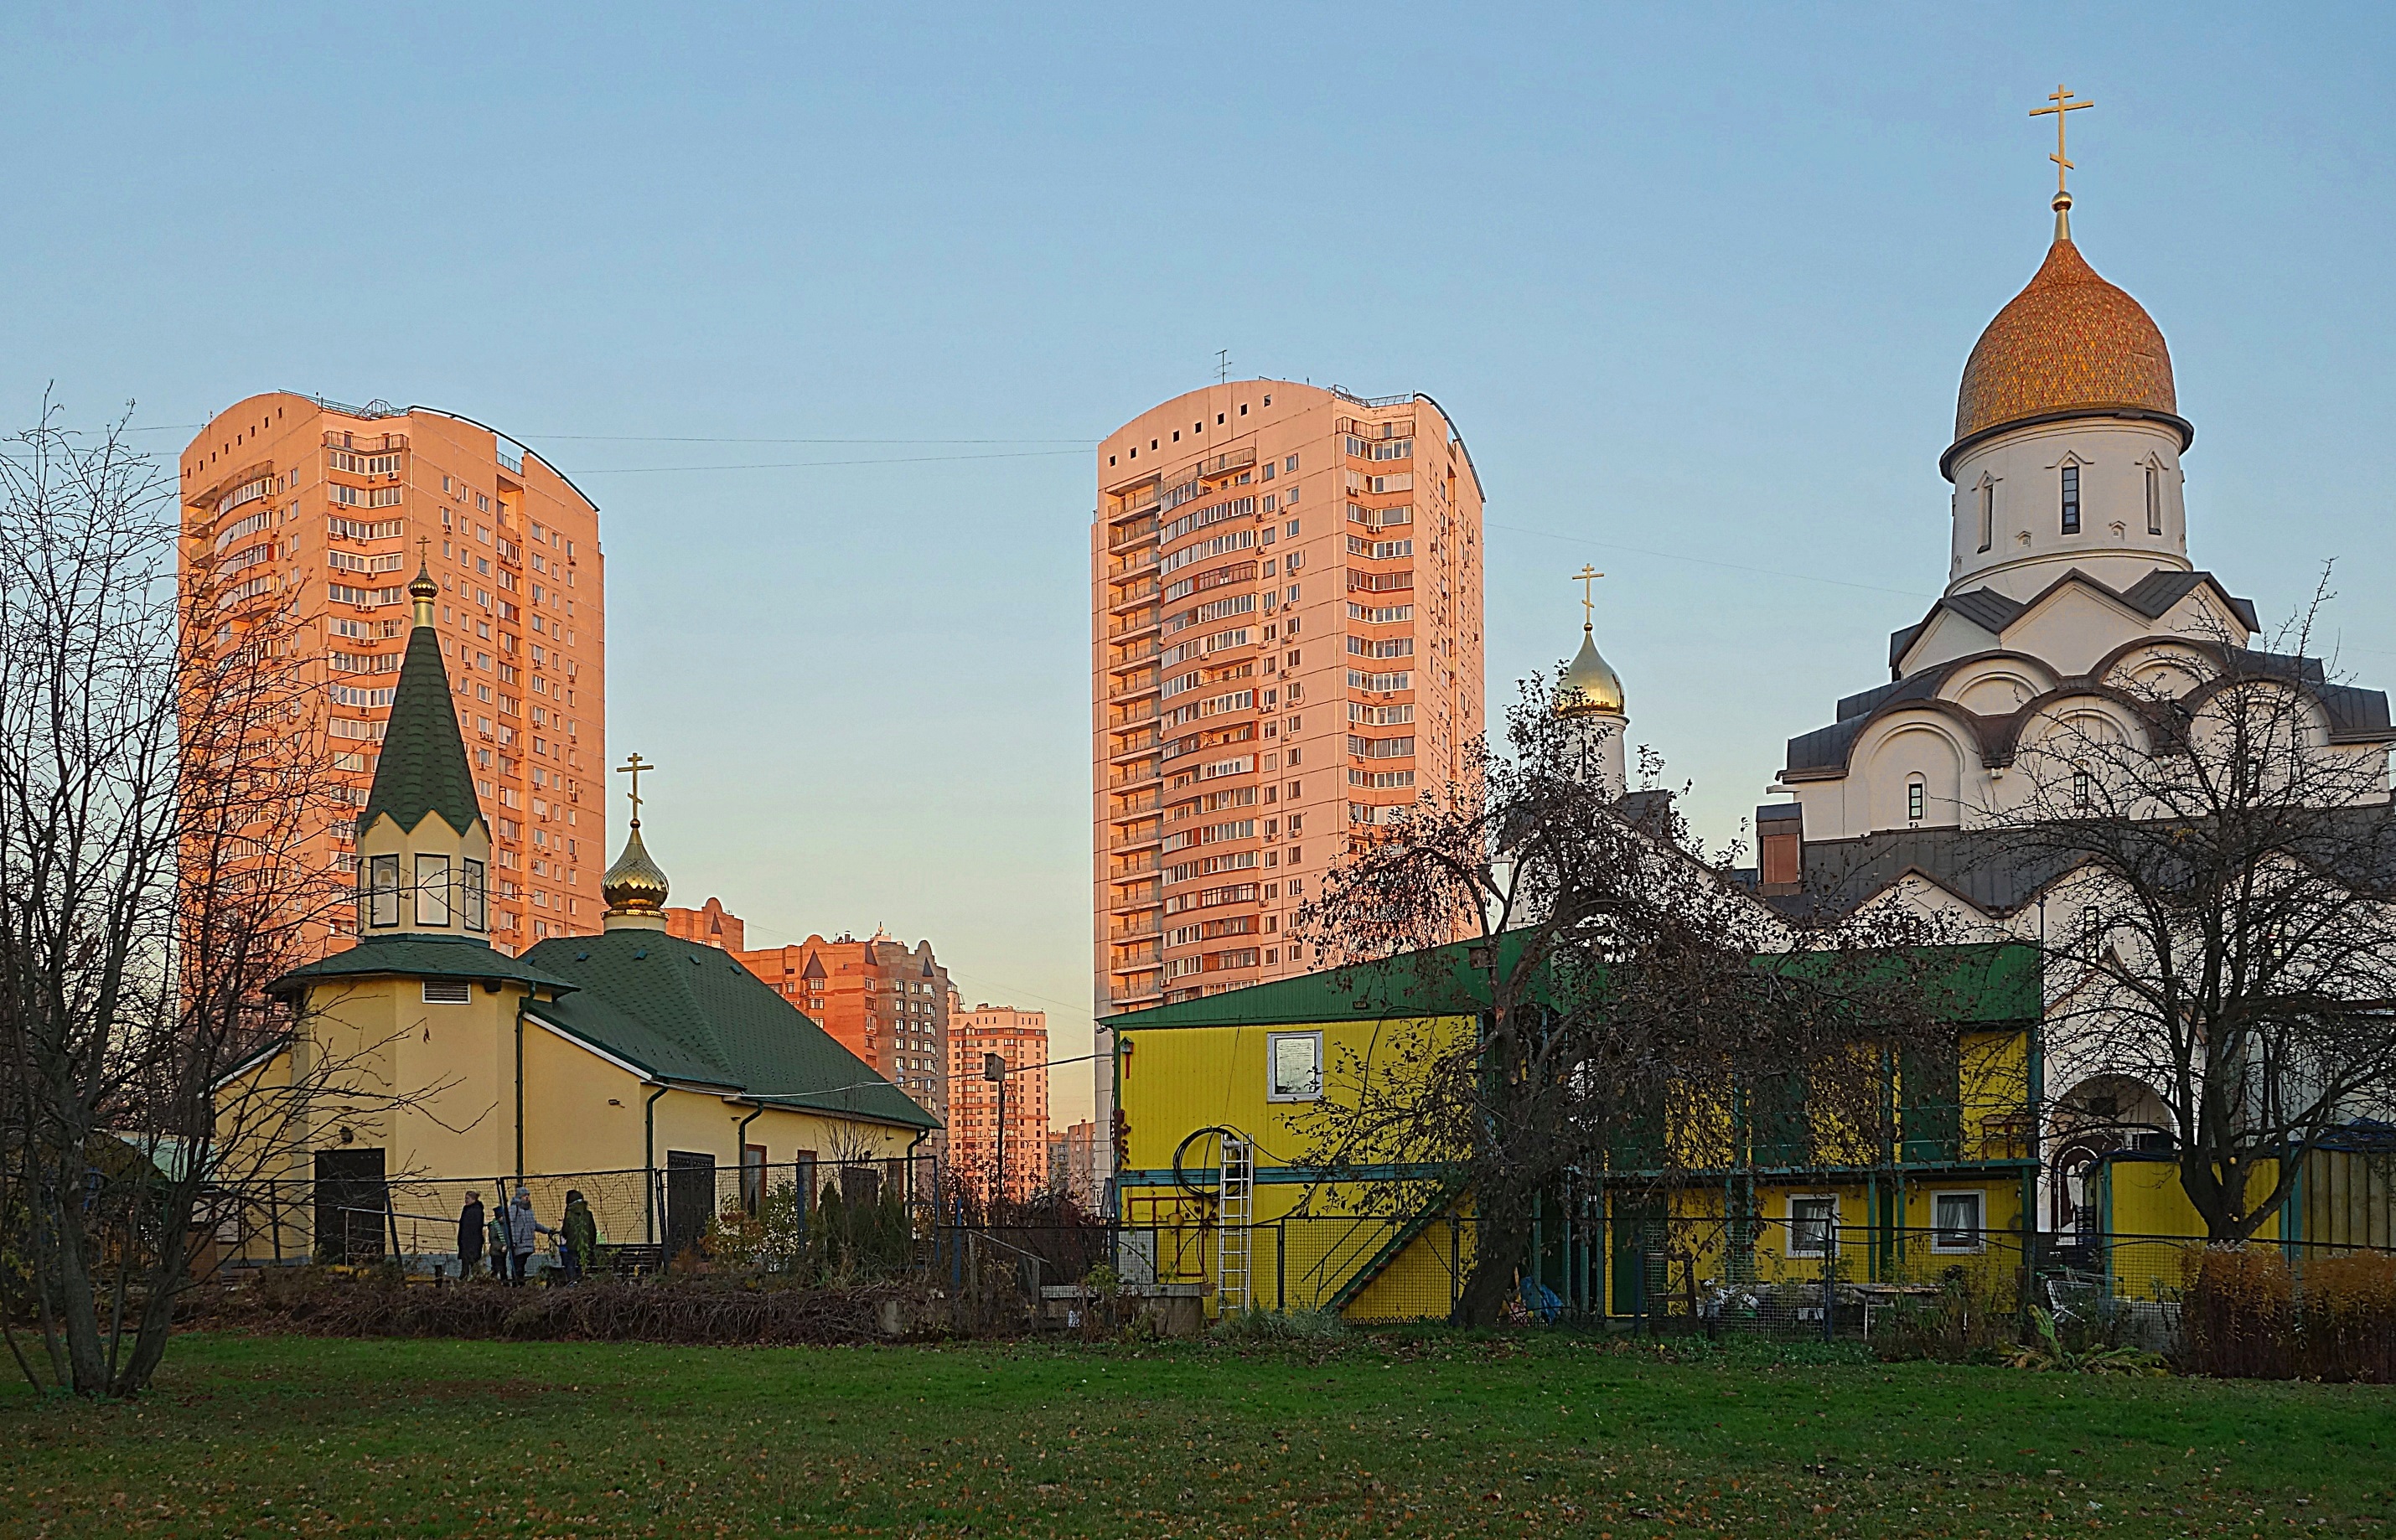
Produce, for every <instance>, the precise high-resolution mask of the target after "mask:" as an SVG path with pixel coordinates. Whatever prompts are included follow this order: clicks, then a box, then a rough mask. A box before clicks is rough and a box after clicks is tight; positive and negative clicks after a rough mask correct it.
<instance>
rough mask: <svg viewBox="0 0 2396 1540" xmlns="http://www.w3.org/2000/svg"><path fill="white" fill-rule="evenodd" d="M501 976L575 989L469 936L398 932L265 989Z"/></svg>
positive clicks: (368, 940)
mask: <svg viewBox="0 0 2396 1540" xmlns="http://www.w3.org/2000/svg"><path fill="white" fill-rule="evenodd" d="M394 975H396V976H401V977H406V978H503V979H512V980H513V981H515V982H516V983H519V984H532V985H537V986H539V988H541V989H561V990H562V989H577V988H579V986H578V985H576V984H575V983H574V982H573V981H572V980H570V979H565V978H560V977H558V976H556V975H554V974H551V973H547V972H544V971H543V970H541V969H539V968H537V967H535V966H533V965H532V963H530V962H529V961H527V960H526V959H525V958H521V957H510V956H509V955H508V954H507V953H505V952H503V951H500V950H499V949H497V948H495V947H493V946H492V945H491V944H490V943H489V942H487V941H485V940H482V939H481V938H479V937H476V936H427V935H416V934H410V933H405V932H403V933H401V934H399V935H394V936H367V937H366V939H365V940H363V941H360V942H359V943H358V944H357V945H356V946H354V947H352V948H351V949H349V950H347V951H338V952H335V953H334V954H333V955H332V956H330V957H326V958H320V959H318V960H317V961H316V962H313V963H309V964H308V965H307V966H305V967H301V968H294V969H292V970H291V971H290V972H289V973H287V974H285V975H284V976H282V977H280V978H278V979H276V980H275V981H274V982H273V983H272V984H270V985H268V986H267V992H268V993H270V994H274V995H290V994H296V993H298V992H299V991H300V989H301V988H302V987H304V986H306V985H308V984H311V983H313V982H315V981H317V980H319V979H326V978H368V977H390V976H394Z"/></svg>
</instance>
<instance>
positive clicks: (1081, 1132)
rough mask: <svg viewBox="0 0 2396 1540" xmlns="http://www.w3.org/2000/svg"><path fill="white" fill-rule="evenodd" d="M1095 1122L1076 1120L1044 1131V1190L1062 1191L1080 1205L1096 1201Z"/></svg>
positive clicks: (1097, 1177)
mask: <svg viewBox="0 0 2396 1540" xmlns="http://www.w3.org/2000/svg"><path fill="white" fill-rule="evenodd" d="M1101 1180H1102V1178H1101V1177H1100V1175H1098V1124H1097V1123H1094V1122H1077V1123H1072V1124H1069V1125H1068V1126H1066V1127H1064V1128H1060V1129H1058V1130H1057V1131H1055V1132H1054V1133H1052V1134H1050V1135H1048V1190H1049V1191H1051V1192H1057V1193H1062V1194H1063V1195H1065V1196H1066V1197H1068V1198H1071V1199H1072V1200H1073V1201H1074V1202H1076V1203H1079V1204H1080V1205H1082V1207H1084V1208H1085V1209H1087V1208H1095V1207H1097V1205H1098V1196H1099V1194H1098V1184H1099V1182H1100V1181H1101Z"/></svg>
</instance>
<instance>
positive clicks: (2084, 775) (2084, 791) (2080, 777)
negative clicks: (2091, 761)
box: [2071, 764, 2093, 807]
mask: <svg viewBox="0 0 2396 1540" xmlns="http://www.w3.org/2000/svg"><path fill="white" fill-rule="evenodd" d="M2091 790H2093V788H2092V787H2091V784H2090V782H2089V779H2088V767H2087V766H2086V765H2084V764H2076V765H2073V766H2072V768H2071V800H2072V802H2073V803H2074V804H2075V805H2077V806H2081V807H2085V806H2087V805H2088V802H2089V795H2090V792H2091Z"/></svg>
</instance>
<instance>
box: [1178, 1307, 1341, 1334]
mask: <svg viewBox="0 0 2396 1540" xmlns="http://www.w3.org/2000/svg"><path fill="white" fill-rule="evenodd" d="M1210 1335H1212V1336H1214V1337H1215V1338H1216V1339H1217V1340H1218V1341H1221V1342H1303V1343H1327V1342H1338V1341H1340V1340H1341V1339H1343V1338H1345V1337H1346V1336H1347V1335H1348V1322H1347V1321H1343V1320H1341V1319H1340V1317H1339V1312H1338V1311H1337V1310H1315V1309H1298V1310H1267V1309H1264V1308H1259V1307H1258V1306H1255V1305H1251V1306H1249V1307H1248V1308H1246V1309H1245V1310H1234V1311H1232V1312H1231V1313H1230V1314H1229V1315H1226V1316H1224V1317H1223V1319H1221V1320H1220V1321H1217V1322H1215V1325H1214V1329H1213V1331H1212V1332H1211V1333H1210Z"/></svg>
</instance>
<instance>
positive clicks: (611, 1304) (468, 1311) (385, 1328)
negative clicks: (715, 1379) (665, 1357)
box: [205, 1268, 920, 1345]
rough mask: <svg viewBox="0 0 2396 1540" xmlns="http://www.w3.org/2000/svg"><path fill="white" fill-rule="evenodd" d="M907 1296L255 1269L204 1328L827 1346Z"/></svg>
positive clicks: (861, 1331) (656, 1282) (857, 1338)
mask: <svg viewBox="0 0 2396 1540" xmlns="http://www.w3.org/2000/svg"><path fill="white" fill-rule="evenodd" d="M911 1293H920V1291H910V1290H907V1289H903V1288H900V1287H898V1286H896V1285H888V1284H885V1285H882V1286H879V1287H875V1288H859V1289H802V1288H792V1287H759V1286H756V1285H755V1284H753V1283H751V1284H744V1283H741V1282H737V1281H715V1280H708V1279H680V1278H662V1279H643V1280H639V1281H619V1280H615V1279H593V1280H592V1281H589V1282H585V1283H580V1284H577V1285H575V1286H574V1287H571V1288H510V1287H508V1286H506V1285H504V1284H500V1283H496V1282H487V1281H473V1282H467V1283H458V1284H446V1285H443V1286H439V1287H434V1286H433V1285H430V1284H427V1283H425V1282H423V1281H420V1280H419V1281H413V1282H411V1281H406V1280H405V1279H403V1278H401V1277H400V1276H399V1275H398V1274H397V1273H395V1272H391V1273H374V1274H362V1275H358V1276H345V1275H342V1274H338V1273H330V1272H326V1271H325V1270H323V1269H320V1268H273V1269H267V1270H261V1271H260V1275H259V1276H258V1278H257V1279H256V1280H255V1281H253V1282H250V1283H246V1284H244V1285H242V1286H240V1287H238V1288H233V1289H227V1290H224V1291H222V1292H221V1294H219V1295H218V1296H217V1297H216V1298H215V1300H214V1302H213V1308H211V1309H210V1310H209V1313H208V1315H207V1316H206V1321H205V1323H206V1324H208V1325H213V1326H221V1327H233V1328H247V1329H251V1330H262V1331H283V1332H292V1333H297V1334H303V1335H308V1336H356V1337H377V1336H380V1337H464V1338H514V1339H518V1340H529V1341H552V1342H558V1341H602V1342H679V1343H719V1344H768V1343H770V1344H786V1345H798V1344H823V1343H848V1342H870V1341H874V1340H877V1339H879V1338H880V1337H881V1336H882V1335H883V1333H882V1332H881V1331H880V1330H879V1325H878V1321H877V1319H876V1314H877V1311H878V1309H879V1308H880V1307H881V1305H882V1304H883V1303H884V1302H885V1301H886V1300H890V1299H894V1298H899V1297H902V1296H905V1295H908V1294H911Z"/></svg>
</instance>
